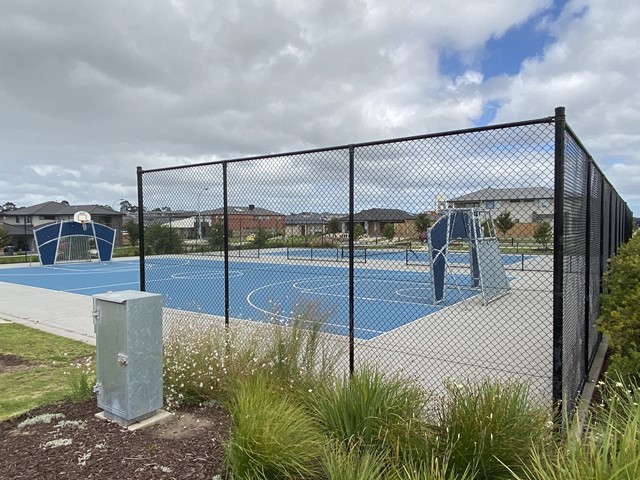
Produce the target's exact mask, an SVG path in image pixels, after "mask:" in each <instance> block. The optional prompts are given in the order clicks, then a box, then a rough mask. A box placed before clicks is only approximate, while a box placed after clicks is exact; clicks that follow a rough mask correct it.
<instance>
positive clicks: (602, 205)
mask: <svg viewBox="0 0 640 480" xmlns="http://www.w3.org/2000/svg"><path fill="white" fill-rule="evenodd" d="M604 185H605V183H604V175H600V274H599V276H600V293H602V292H604V288H603V285H602V279H603V278H604V276H603V275H604V269H605V268H606V267H607V256H606V252H605V250H604V249H605V244H604V232H605V229H604V209H605V205H606V202H605V201H604V191H605V190H604Z"/></svg>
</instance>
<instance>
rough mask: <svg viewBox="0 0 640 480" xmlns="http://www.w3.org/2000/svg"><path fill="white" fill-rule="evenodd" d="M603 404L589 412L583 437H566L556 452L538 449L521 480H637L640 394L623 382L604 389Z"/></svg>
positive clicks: (634, 385) (519, 477)
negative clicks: (615, 479)
mask: <svg viewBox="0 0 640 480" xmlns="http://www.w3.org/2000/svg"><path fill="white" fill-rule="evenodd" d="M602 396H603V398H604V399H605V403H603V404H602V405H600V406H599V407H596V408H595V410H592V412H591V417H590V419H589V420H590V421H589V422H588V424H587V429H586V431H585V432H584V434H583V436H582V437H578V436H575V435H569V436H568V437H567V438H566V440H564V441H562V442H559V443H558V445H556V448H553V449H546V448H542V447H540V446H537V447H536V448H534V449H533V454H532V457H533V463H532V465H531V466H530V467H528V468H527V469H526V471H525V472H524V474H523V476H518V475H514V477H515V478H517V479H519V480H521V479H522V478H526V479H529V480H534V479H535V480H547V479H549V480H560V479H562V480H583V479H591V480H609V479H614V478H620V479H632V478H634V479H635V478H640V391H639V390H638V384H637V383H632V384H631V388H629V387H628V386H626V385H624V384H623V383H622V382H619V381H618V382H614V383H612V384H611V385H610V386H605V388H604V389H603V392H602Z"/></svg>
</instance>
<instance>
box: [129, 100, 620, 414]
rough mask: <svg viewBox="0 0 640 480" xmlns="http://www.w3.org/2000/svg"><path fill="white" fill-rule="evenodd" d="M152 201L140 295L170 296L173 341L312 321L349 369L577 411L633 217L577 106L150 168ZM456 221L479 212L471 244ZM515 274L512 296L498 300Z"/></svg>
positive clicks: (144, 204) (144, 180) (145, 198)
mask: <svg viewBox="0 0 640 480" xmlns="http://www.w3.org/2000/svg"><path fill="white" fill-rule="evenodd" d="M138 203H139V212H140V214H139V222H140V245H141V288H142V289H143V290H146V291H149V292H157V293H161V294H163V295H164V297H165V319H164V326H165V327H164V328H165V333H166V334H172V333H175V332H179V331H180V329H181V328H182V326H183V325H184V324H185V323H186V324H188V325H189V326H190V328H198V327H199V326H200V327H202V328H206V326H207V325H209V324H211V323H216V322H217V323H220V324H224V325H227V326H228V327H229V328H232V329H242V328H256V326H260V325H266V324H268V325H272V324H278V325H288V324H290V323H291V321H292V318H294V317H295V315H296V314H297V312H301V311H307V312H308V311H313V312H314V315H315V316H317V317H318V319H319V320H322V322H323V327H322V330H323V332H324V336H325V338H326V339H327V340H328V341H329V342H330V344H331V345H333V346H334V347H335V352H336V356H338V357H339V358H340V362H339V363H338V365H339V367H338V368H341V369H343V370H344V371H345V372H346V371H352V370H353V369H355V368H357V367H358V366H359V365H362V364H369V365H374V366H377V367H379V368H381V369H383V370H385V371H388V372H401V373H403V374H404V375H408V376H411V377H414V378H416V379H417V380H418V381H420V382H421V383H423V384H424V385H425V386H427V387H428V388H431V389H434V390H437V389H439V388H441V386H442V383H443V381H444V380H445V379H454V380H455V379H467V378H475V379H480V378H484V377H491V378H497V379H505V380H506V379H513V378H517V379H520V380H524V381H527V382H529V384H530V385H531V388H532V391H533V392H534V393H535V394H536V395H538V396H539V397H540V398H541V399H543V400H545V401H549V402H559V401H564V402H566V404H567V405H568V406H569V407H573V402H574V399H575V397H576V395H577V394H578V393H579V391H580V390H581V388H582V385H583V383H584V381H585V379H586V375H587V372H588V369H589V366H590V364H591V362H592V359H593V357H594V355H595V351H596V349H597V346H598V343H599V335H598V333H597V332H596V329H595V326H594V323H595V319H596V318H597V315H598V311H599V308H598V294H599V293H600V290H601V279H602V273H603V271H604V268H605V266H606V262H607V259H608V258H609V257H610V256H611V255H613V254H615V252H616V251H617V248H618V247H619V246H620V244H621V243H622V242H623V241H626V240H627V239H628V238H629V236H630V234H631V221H632V217H631V212H630V211H629V209H628V208H627V206H626V204H624V202H623V201H622V200H621V199H620V197H619V196H618V194H617V193H616V192H615V190H614V189H613V187H612V186H611V185H610V184H609V183H608V181H607V180H606V178H605V177H604V176H603V175H602V172H601V171H600V170H599V169H598V167H597V166H596V165H595V163H594V162H593V160H592V159H591V157H590V156H589V154H588V152H587V151H586V149H585V148H584V147H583V146H582V144H581V143H580V141H579V140H578V138H577V137H576V136H575V135H574V134H573V132H572V131H571V130H570V128H569V127H568V126H567V125H566V124H565V120H564V110H563V109H558V110H557V111H556V115H554V116H552V117H547V118H542V119H536V120H532V121H526V122H519V123H512V124H508V125H499V126H494V127H484V128H477V129H469V130H462V131H454V132H446V133H442V134H433V135H424V136H419V137H411V138H403V139H395V140H389V141H381V142H371V143H366V144H358V145H348V146H343V147H334V148H327V149H318V150H310V151H303V152H293V153H287V154H279V155H267V156H260V157H251V158H243V159H234V160H226V161H219V162H210V163H204V164H198V165H187V166H179V167H175V168H163V169H151V170H143V169H142V168H140V167H139V168H138ZM452 212H466V213H465V215H466V216H465V217H464V218H465V219H466V220H465V221H467V224H466V225H467V227H468V228H467V227H465V228H466V229H465V230H464V231H465V233H464V234H460V233H459V232H458V233H456V232H455V228H454V225H455V217H454V216H453V213H452ZM443 217H446V219H448V220H447V221H448V222H449V223H448V224H447V223H446V222H445V223H444V224H447V225H449V227H447V229H444V230H442V231H443V232H445V233H446V248H444V249H439V250H438V249H435V248H434V247H433V245H434V244H433V243H432V242H433V238H435V237H434V235H435V231H436V230H437V227H436V226H435V225H442V224H443V222H444V221H440V222H439V219H441V218H443ZM436 222H438V223H436ZM438 228H440V227H438ZM487 245H488V246H489V247H487ZM494 251H495V252H497V253H495V254H494V253H492V252H494ZM438 255H439V256H440V257H441V258H443V259H444V261H443V262H442V265H444V267H443V268H440V269H438V268H436V263H437V262H436V257H437V256H438ZM487 265H490V266H492V267H491V268H488V267H487ZM500 278H505V279H506V284H507V285H508V291H505V292H504V295H500V296H498V298H495V299H493V297H491V298H492V301H486V298H487V297H486V295H485V293H486V289H487V288H489V287H488V286H489V285H493V284H496V279H500ZM439 281H441V282H443V294H442V296H441V297H438V296H437V295H435V294H434V292H435V291H436V290H434V288H435V287H434V285H437V284H438V282H439ZM498 283H499V282H498Z"/></svg>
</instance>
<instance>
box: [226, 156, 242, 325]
mask: <svg viewBox="0 0 640 480" xmlns="http://www.w3.org/2000/svg"><path fill="white" fill-rule="evenodd" d="M228 198H229V197H228V186H227V164H226V163H223V164H222V247H223V248H224V326H225V327H229V202H228ZM240 231H241V232H242V230H240ZM241 235H242V233H241Z"/></svg>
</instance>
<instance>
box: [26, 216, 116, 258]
mask: <svg viewBox="0 0 640 480" xmlns="http://www.w3.org/2000/svg"><path fill="white" fill-rule="evenodd" d="M33 234H34V236H35V239H36V247H37V249H38V255H39V256H40V264H41V265H55V264H56V263H59V262H90V261H91V258H92V256H93V255H94V254H96V255H97V256H98V259H99V260H100V261H101V262H109V261H111V258H112V257H113V247H114V246H115V240H116V230H115V229H114V228H111V227H107V226H106V225H102V224H100V223H94V222H93V221H91V215H90V214H89V213H88V212H84V211H79V212H76V213H75V214H74V216H73V220H63V221H60V222H56V223H50V224H48V225H44V226H42V227H40V228H37V229H35V230H34V231H33Z"/></svg>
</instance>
